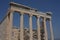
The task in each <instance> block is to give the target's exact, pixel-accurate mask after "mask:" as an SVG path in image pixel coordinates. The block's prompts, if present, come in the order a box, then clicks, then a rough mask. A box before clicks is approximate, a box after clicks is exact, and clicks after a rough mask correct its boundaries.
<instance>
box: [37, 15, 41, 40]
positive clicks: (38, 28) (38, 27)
mask: <svg viewBox="0 0 60 40" xmlns="http://www.w3.org/2000/svg"><path fill="white" fill-rule="evenodd" d="M39 18H40V16H38V17H37V32H38V40H41V34H40V21H39Z"/></svg>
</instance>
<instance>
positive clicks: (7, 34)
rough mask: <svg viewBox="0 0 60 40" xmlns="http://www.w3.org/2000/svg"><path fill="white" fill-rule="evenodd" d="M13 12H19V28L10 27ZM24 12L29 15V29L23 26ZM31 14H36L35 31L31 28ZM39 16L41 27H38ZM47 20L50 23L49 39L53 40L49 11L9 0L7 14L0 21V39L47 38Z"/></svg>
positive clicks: (40, 39) (42, 39)
mask: <svg viewBox="0 0 60 40" xmlns="http://www.w3.org/2000/svg"><path fill="white" fill-rule="evenodd" d="M13 12H19V13H20V28H19V29H16V28H12V27H13V26H12V25H13V24H12V20H13ZM24 14H28V15H29V29H24V28H23V25H24V24H23V20H24V18H23V15H24ZM32 16H36V18H37V32H36V30H33V29H32ZM40 18H42V19H43V20H42V27H40V20H39V19H40ZM47 20H48V21H49V23H50V33H51V40H54V36H53V30H52V19H51V12H46V13H43V12H39V11H38V10H36V9H34V8H30V7H28V6H25V5H21V4H17V3H14V2H11V3H10V7H9V10H8V12H7V15H6V16H5V17H4V19H3V20H2V21H1V22H0V40H48V34H47V27H46V21H47ZM24 33H25V34H24ZM24 35H25V36H24ZM33 35H34V36H33ZM36 35H37V37H36Z"/></svg>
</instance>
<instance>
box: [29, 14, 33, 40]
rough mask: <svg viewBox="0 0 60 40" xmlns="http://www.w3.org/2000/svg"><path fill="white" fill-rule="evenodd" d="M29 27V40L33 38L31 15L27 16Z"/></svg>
mask: <svg viewBox="0 0 60 40" xmlns="http://www.w3.org/2000/svg"><path fill="white" fill-rule="evenodd" d="M29 29H30V31H29V32H30V40H33V32H32V15H30V17H29Z"/></svg>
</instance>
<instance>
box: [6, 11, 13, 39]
mask: <svg viewBox="0 0 60 40" xmlns="http://www.w3.org/2000/svg"><path fill="white" fill-rule="evenodd" d="M12 25H13V11H11V12H9V14H8V15H7V29H6V40H12V39H11V38H12Z"/></svg>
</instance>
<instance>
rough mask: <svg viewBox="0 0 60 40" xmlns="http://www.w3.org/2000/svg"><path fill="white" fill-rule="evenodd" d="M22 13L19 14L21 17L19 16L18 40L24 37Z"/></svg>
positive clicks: (22, 39)
mask: <svg viewBox="0 0 60 40" xmlns="http://www.w3.org/2000/svg"><path fill="white" fill-rule="evenodd" d="M23 16H24V15H23V12H21V16H20V40H24V35H23V26H24V24H23V20H24V19H23Z"/></svg>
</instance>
